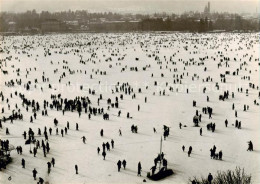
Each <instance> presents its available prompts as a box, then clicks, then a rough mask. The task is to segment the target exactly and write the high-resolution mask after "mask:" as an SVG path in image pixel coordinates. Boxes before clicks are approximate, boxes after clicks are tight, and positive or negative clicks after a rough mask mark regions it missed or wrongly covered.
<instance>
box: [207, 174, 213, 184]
mask: <svg viewBox="0 0 260 184" xmlns="http://www.w3.org/2000/svg"><path fill="white" fill-rule="evenodd" d="M212 180H213V176H212V175H211V173H209V175H208V182H209V184H211V182H212Z"/></svg>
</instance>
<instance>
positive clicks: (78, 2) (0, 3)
mask: <svg viewBox="0 0 260 184" xmlns="http://www.w3.org/2000/svg"><path fill="white" fill-rule="evenodd" d="M207 2H208V0H0V11H11V12H24V11H27V10H33V9H35V10H36V11H37V12H40V11H43V10H44V11H50V12H54V11H63V10H69V9H70V10H88V11H89V12H105V11H106V12H108V11H111V12H120V13H155V12H167V13H183V12H184V11H199V12H201V11H203V10H204V7H205V5H206V3H207ZM210 3H211V11H212V12H213V11H218V12H231V13H255V12H256V11H257V12H259V8H258V7H260V6H259V5H260V0H212V1H210Z"/></svg>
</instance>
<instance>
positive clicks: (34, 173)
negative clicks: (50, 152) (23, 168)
mask: <svg viewBox="0 0 260 184" xmlns="http://www.w3.org/2000/svg"><path fill="white" fill-rule="evenodd" d="M32 173H33V178H34V180H36V175H37V171H36V169H35V168H34V169H33V171H32Z"/></svg>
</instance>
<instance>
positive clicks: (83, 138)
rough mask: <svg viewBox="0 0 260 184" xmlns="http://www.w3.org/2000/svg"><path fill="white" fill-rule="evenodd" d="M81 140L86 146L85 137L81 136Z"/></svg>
mask: <svg viewBox="0 0 260 184" xmlns="http://www.w3.org/2000/svg"><path fill="white" fill-rule="evenodd" d="M81 139H82V140H83V143H84V144H86V137H85V136H83V137H81Z"/></svg>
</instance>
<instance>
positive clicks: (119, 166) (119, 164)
mask: <svg viewBox="0 0 260 184" xmlns="http://www.w3.org/2000/svg"><path fill="white" fill-rule="evenodd" d="M121 165H122V163H121V161H120V160H118V162H117V169H118V172H120V169H121Z"/></svg>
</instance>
